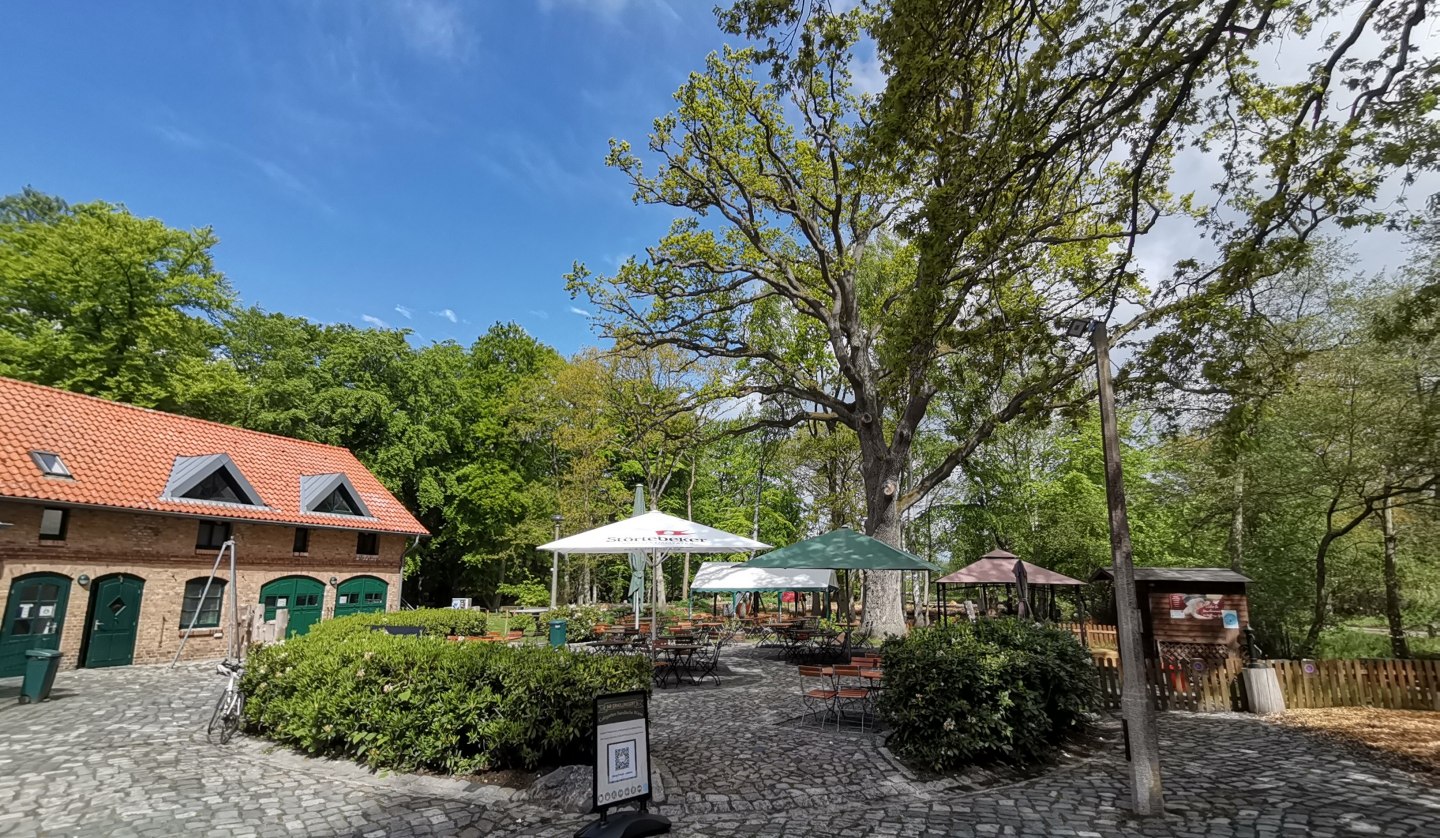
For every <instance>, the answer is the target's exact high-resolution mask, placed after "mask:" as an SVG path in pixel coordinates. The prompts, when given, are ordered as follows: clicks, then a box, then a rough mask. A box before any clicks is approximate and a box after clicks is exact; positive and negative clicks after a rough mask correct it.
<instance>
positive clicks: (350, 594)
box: [335, 576, 390, 617]
mask: <svg viewBox="0 0 1440 838" xmlns="http://www.w3.org/2000/svg"><path fill="white" fill-rule="evenodd" d="M389 587H390V586H389V585H387V584H385V582H384V580H381V579H376V578H375V577H374V576H355V577H352V578H350V579H346V580H345V581H344V582H341V583H340V587H338V588H336V589H335V616H337V617H344V616H346V615H348V614H366V613H369V612H371V611H384V610H385V594H386V592H387V590H388V589H389Z"/></svg>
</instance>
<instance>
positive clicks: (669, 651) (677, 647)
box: [655, 643, 700, 687]
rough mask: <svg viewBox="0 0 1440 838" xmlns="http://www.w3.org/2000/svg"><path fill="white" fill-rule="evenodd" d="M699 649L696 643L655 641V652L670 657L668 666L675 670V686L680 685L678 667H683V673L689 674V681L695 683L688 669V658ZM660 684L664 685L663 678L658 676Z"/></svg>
mask: <svg viewBox="0 0 1440 838" xmlns="http://www.w3.org/2000/svg"><path fill="white" fill-rule="evenodd" d="M698 651H700V644H698V643H657V644H655V653H656V654H659V655H665V656H666V657H668V658H669V659H670V668H671V669H673V670H675V686H677V687H678V686H680V668H681V667H684V668H685V673H686V674H687V675H690V683H692V684H693V683H695V676H694V674H693V673H692V672H691V671H690V660H691V659H692V658H694V657H695V653H696V652H698ZM660 686H662V687H663V686H665V678H664V676H663V675H662V676H661V678H660Z"/></svg>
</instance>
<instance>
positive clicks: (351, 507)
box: [314, 486, 360, 515]
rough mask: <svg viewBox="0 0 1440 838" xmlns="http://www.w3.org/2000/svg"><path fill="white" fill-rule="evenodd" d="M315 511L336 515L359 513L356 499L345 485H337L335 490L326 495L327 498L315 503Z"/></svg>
mask: <svg viewBox="0 0 1440 838" xmlns="http://www.w3.org/2000/svg"><path fill="white" fill-rule="evenodd" d="M314 511H315V512H329V513H332V514H334V515H359V514H360V513H359V512H358V511H356V506H355V499H354V498H352V497H350V493H349V492H348V491H346V490H345V487H344V486H336V487H335V491H333V492H331V493H330V494H328V495H326V496H325V499H324V500H322V501H320V502H319V503H317V504H315V509H314Z"/></svg>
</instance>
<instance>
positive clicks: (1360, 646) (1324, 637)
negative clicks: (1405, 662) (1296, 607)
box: [1315, 626, 1440, 660]
mask: <svg viewBox="0 0 1440 838" xmlns="http://www.w3.org/2000/svg"><path fill="white" fill-rule="evenodd" d="M1407 640H1408V643H1407V645H1408V646H1409V647H1410V656H1411V657H1415V658H1431V657H1440V640H1436V639H1434V638H1429V637H1414V636H1411V637H1409V638H1407ZM1315 657H1317V658H1336V659H1342V660H1354V659H1357V658H1393V657H1395V653H1394V650H1393V649H1391V648H1390V635H1388V634H1374V633H1372V632H1366V631H1355V630H1353V629H1349V628H1346V627H1344V626H1341V627H1337V628H1331V629H1326V630H1325V631H1323V632H1321V633H1320V642H1319V643H1318V644H1317V645H1316V647H1315Z"/></svg>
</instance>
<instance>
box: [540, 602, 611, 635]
mask: <svg viewBox="0 0 1440 838" xmlns="http://www.w3.org/2000/svg"><path fill="white" fill-rule="evenodd" d="M551 620H564V621H565V622H566V624H567V625H566V626H565V638H566V640H568V641H569V642H571V643H579V642H581V641H584V640H594V639H595V624H596V623H609V622H610V612H609V611H607V610H606V609H604V608H601V607H600V606H598V605H562V606H560V607H559V608H552V609H551V610H549V611H546V612H545V613H544V614H541V615H540V626H541V627H542V628H543V629H546V630H548V629H549V623H550V621H551Z"/></svg>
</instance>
